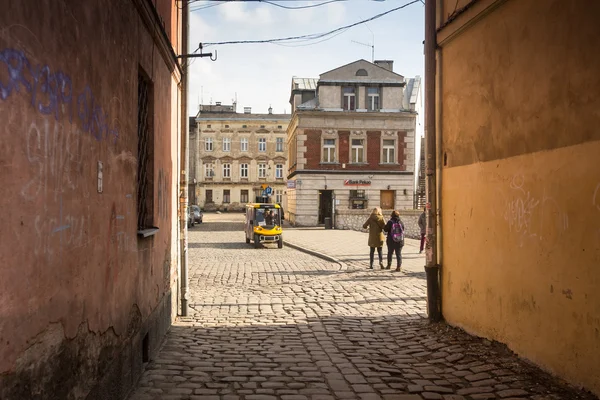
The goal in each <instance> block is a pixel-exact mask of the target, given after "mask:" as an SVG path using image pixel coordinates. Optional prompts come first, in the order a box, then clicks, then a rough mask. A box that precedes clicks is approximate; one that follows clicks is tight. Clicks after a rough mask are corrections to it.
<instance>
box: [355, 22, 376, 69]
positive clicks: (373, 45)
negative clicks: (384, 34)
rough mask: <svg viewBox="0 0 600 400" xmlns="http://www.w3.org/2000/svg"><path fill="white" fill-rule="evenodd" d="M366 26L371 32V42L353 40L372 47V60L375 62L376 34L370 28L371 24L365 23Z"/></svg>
mask: <svg viewBox="0 0 600 400" xmlns="http://www.w3.org/2000/svg"><path fill="white" fill-rule="evenodd" d="M365 26H366V27H367V29H368V30H369V32H371V43H362V42H357V41H356V40H351V42H352V43H356V44H360V45H363V46H368V47H370V48H371V62H372V63H374V62H375V34H374V33H373V31H372V30H371V28H369V26H368V25H367V24H365Z"/></svg>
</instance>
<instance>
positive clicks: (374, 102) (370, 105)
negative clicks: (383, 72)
mask: <svg viewBox="0 0 600 400" xmlns="http://www.w3.org/2000/svg"><path fill="white" fill-rule="evenodd" d="M367 109H368V110H369V111H377V110H379V88H372V87H370V88H367Z"/></svg>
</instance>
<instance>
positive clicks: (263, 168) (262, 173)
mask: <svg viewBox="0 0 600 400" xmlns="http://www.w3.org/2000/svg"><path fill="white" fill-rule="evenodd" d="M258 177H259V178H266V177H267V164H263V163H260V164H258Z"/></svg>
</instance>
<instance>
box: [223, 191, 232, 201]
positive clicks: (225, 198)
mask: <svg viewBox="0 0 600 400" xmlns="http://www.w3.org/2000/svg"><path fill="white" fill-rule="evenodd" d="M223 203H225V204H227V203H231V191H230V190H229V189H225V190H223Z"/></svg>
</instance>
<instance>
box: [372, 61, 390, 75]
mask: <svg viewBox="0 0 600 400" xmlns="http://www.w3.org/2000/svg"><path fill="white" fill-rule="evenodd" d="M375 65H378V66H380V67H381V68H385V69H387V70H388V71H390V72H394V61H393V60H375Z"/></svg>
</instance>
